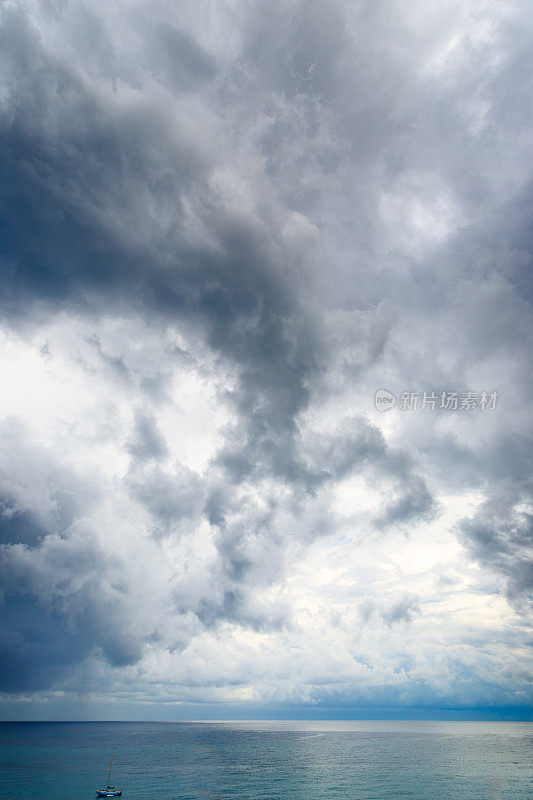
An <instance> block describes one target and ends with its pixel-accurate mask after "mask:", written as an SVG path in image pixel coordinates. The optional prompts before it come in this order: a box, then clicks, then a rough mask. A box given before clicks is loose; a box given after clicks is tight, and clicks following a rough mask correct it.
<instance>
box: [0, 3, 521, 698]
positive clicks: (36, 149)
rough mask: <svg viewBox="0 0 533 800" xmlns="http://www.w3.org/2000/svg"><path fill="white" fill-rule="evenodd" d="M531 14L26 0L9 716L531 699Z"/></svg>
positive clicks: (0, 442)
mask: <svg viewBox="0 0 533 800" xmlns="http://www.w3.org/2000/svg"><path fill="white" fill-rule="evenodd" d="M531 27H532V18H531V13H530V10H529V7H528V4H527V3H526V2H520V1H519V0H515V1H514V2H510V3H507V4H505V5H504V6H502V7H501V8H499V9H497V8H494V7H492V6H490V7H489V6H487V5H486V4H485V3H481V2H479V1H478V0H472V2H466V3H461V4H459V3H456V2H451V3H448V4H446V5H443V4H440V3H422V2H413V3H409V4H405V3H403V2H395V1H393V0H390V2H389V1H385V0H384V1H383V2H375V3H366V2H358V3H348V2H341V0H339V1H338V2H337V1H336V2H322V0H312V1H311V2H304V0H302V1H301V2H299V1H298V0H279V2H278V0H276V1H275V2H269V3H245V2H242V3H241V2H237V3H231V4H226V3H220V4H218V5H217V6H216V7H213V6H212V5H211V4H203V3H188V2H186V3H180V4H179V7H175V4H168V3H162V4H151V3H147V4H144V5H142V4H141V5H139V4H137V3H134V2H126V3H124V4H121V5H120V6H117V5H112V6H110V5H109V4H108V3H104V2H100V0H91V2H86V3H77V4H72V3H62V2H54V3H50V2H47V3H45V2H40V1H39V0H33V1H32V2H29V3H20V2H16V0H10V1H9V2H6V3H4V5H3V7H2V10H1V12H0V81H1V86H2V92H1V95H0V170H1V174H2V176H3V179H2V185H1V188H0V209H1V223H0V320H1V327H0V336H1V358H2V383H3V388H2V391H1V401H0V415H1V419H0V539H1V545H0V564H1V574H2V603H3V605H2V616H1V631H0V636H1V642H2V650H1V661H0V689H1V690H2V691H3V692H4V693H5V702H6V703H7V706H6V708H7V707H8V708H9V709H11V711H10V712H9V713H11V714H12V713H16V712H13V711H12V709H13V708H16V703H18V702H24V703H26V702H28V700H29V701H31V702H33V703H35V704H38V703H39V702H41V701H42V700H43V699H47V701H48V702H50V703H53V699H50V698H53V692H57V691H59V690H61V691H63V692H65V693H66V697H67V698H69V697H70V698H72V702H73V703H74V704H75V702H76V697H79V696H87V697H89V696H90V697H91V698H92V700H91V702H93V703H95V708H98V704H99V703H105V702H106V698H109V697H111V696H113V693H117V692H120V693H121V695H120V696H121V697H123V698H125V699H127V701H128V702H132V703H137V702H139V703H141V704H144V708H147V707H148V706H147V704H154V705H155V704H161V707H162V706H163V705H164V706H168V707H170V708H172V709H175V710H176V713H178V714H179V707H180V705H183V704H187V703H189V704H195V703H196V704H203V706H204V707H206V708H208V709H209V708H211V709H216V708H218V707H220V704H233V706H235V705H237V706H242V707H243V708H245V707H248V706H253V707H257V708H258V707H261V708H263V709H264V708H267V709H268V708H272V709H277V708H279V707H280V704H283V703H289V704H290V705H291V707H293V708H303V707H305V706H308V705H317V704H318V705H320V706H322V707H326V708H327V707H331V708H334V707H336V706H343V707H345V706H347V707H350V705H352V706H354V707H355V706H357V705H367V706H368V705H375V706H376V707H384V706H387V707H389V706H391V705H392V706H394V705H399V706H402V705H404V706H407V705H408V706H413V705H417V704H419V705H422V706H439V705H440V706H444V707H447V706H452V707H469V706H474V705H475V706H481V707H490V706H496V705H505V706H517V707H521V706H524V705H527V704H528V703H531V694H530V688H528V685H527V681H526V679H525V677H524V676H525V675H527V668H528V666H527V665H528V654H527V652H526V651H525V649H524V642H525V640H524V636H525V635H526V634H525V631H526V626H527V618H528V613H529V612H530V599H531V590H532V582H533V579H532V573H531V544H532V543H531V507H530V505H529V503H530V485H531V484H530V480H531V464H530V456H529V450H528V447H529V442H530V439H529V434H530V394H531V388H532V386H531V378H530V371H529V365H530V362H529V353H530V352H531V345H532V342H531V330H532V326H531V292H530V275H531V235H530V226H529V225H528V223H529V219H530V211H531V198H532V196H533V194H532V186H533V182H532V180H531V175H530V174H529V173H528V165H529V164H530V163H531V148H532V144H533V139H532V135H531V130H532V128H531V118H530V114H529V113H528V108H529V103H528V97H529V96H530V94H531V89H532V87H531V80H532V79H531V77H530V76H531V75H532V74H533V71H532V70H531V69H530V67H531V63H530V54H529V53H530V50H529V49H528V41H529V38H530V36H531ZM379 389H385V390H387V391H388V392H390V393H392V394H393V395H394V397H395V400H396V402H395V405H394V407H393V408H390V409H389V410H387V411H386V412H383V411H381V410H380V409H379V408H376V406H375V404H374V396H375V393H376V391H378V390H379ZM468 392H470V393H471V396H472V397H473V398H474V405H475V408H472V407H469V406H468V404H467V403H466V400H465V401H464V402H463V401H462V398H465V397H466V394H467V393H468ZM453 393H455V394H456V396H457V397H458V405H457V408H454V407H449V406H448V407H446V406H445V404H444V403H443V402H441V398H442V397H443V396H447V395H450V394H453ZM406 395H411V396H413V395H415V396H416V398H417V403H416V408H415V407H414V406H413V405H411V406H410V407H409V406H408V404H407V402H406V400H405V397H406ZM424 395H425V397H426V401H425V402H424V401H423V398H424ZM490 395H492V396H493V397H494V398H496V399H495V400H493V403H492V406H491V405H490V404H489V405H488V406H487V407H485V400H483V401H482V400H481V398H482V396H483V397H485V398H486V397H489V396H490ZM431 397H433V398H435V400H434V401H433V402H432V401H429V402H428V400H427V398H431ZM402 398H403V399H402ZM422 406H425V407H422ZM487 609H488V611H487ZM480 628H481V629H482V630H483V631H484V633H485V638H484V639H483V640H480ZM317 643H320V646H318V644H317ZM69 702H70V701H69ZM14 704H15V705H14ZM174 704H175V705H174ZM72 707H73V708H74V707H75V705H73V706H72ZM36 708H37V705H36ZM6 713H7V712H6ZM73 713H75V712H73ZM95 713H98V712H95Z"/></svg>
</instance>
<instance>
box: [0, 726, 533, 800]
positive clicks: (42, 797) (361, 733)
mask: <svg viewBox="0 0 533 800" xmlns="http://www.w3.org/2000/svg"><path fill="white" fill-rule="evenodd" d="M532 745H533V724H531V723H520V722H512V723H511V722H509V723H498V722H487V723H477V722H389V723H386V722H227V723H223V722H222V723H122V722H119V723H107V722H96V723H48V722H43V723H24V722H22V723H1V724H0V756H1V759H2V766H1V772H0V792H1V795H2V797H3V798H8V800H11V798H13V800H15V798H18V799H20V800H25V799H26V798H27V799H28V800H30V799H31V800H67V799H68V800H89V799H90V798H94V797H95V791H96V789H97V788H100V787H101V786H105V784H106V779H107V768H108V765H109V758H110V755H111V748H112V747H113V746H114V747H115V749H116V752H115V765H114V767H113V775H112V781H111V782H112V783H114V784H115V785H116V786H122V788H123V797H124V800H140V798H143V800H225V799H226V798H227V799H228V800H229V799H230V798H240V800H278V799H279V800H281V798H294V800H335V798H349V799H350V800H407V799H408V798H411V799H412V800H531V798H533V772H532V767H531V764H532V754H533V753H532Z"/></svg>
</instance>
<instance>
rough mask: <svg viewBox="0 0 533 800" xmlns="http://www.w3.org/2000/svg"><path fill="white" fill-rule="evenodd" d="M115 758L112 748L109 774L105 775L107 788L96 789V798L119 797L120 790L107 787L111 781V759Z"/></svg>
mask: <svg viewBox="0 0 533 800" xmlns="http://www.w3.org/2000/svg"><path fill="white" fill-rule="evenodd" d="M114 756H115V748H113V752H112V754H111V764H110V765H109V773H108V775H107V786H106V788H105V789H97V790H96V794H97V795H98V797H121V795H122V789H115V787H114V786H110V785H109V781H110V780H111V767H112V766H113V758H114Z"/></svg>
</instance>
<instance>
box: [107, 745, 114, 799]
mask: <svg viewBox="0 0 533 800" xmlns="http://www.w3.org/2000/svg"><path fill="white" fill-rule="evenodd" d="M114 755H115V748H113V752H112V753H111V764H110V765H109V775H108V776H107V788H108V789H109V781H110V780H111V767H112V766H113V756H114Z"/></svg>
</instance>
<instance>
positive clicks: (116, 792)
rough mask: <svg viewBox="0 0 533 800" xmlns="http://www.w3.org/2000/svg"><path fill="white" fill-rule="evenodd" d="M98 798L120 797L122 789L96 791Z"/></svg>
mask: <svg viewBox="0 0 533 800" xmlns="http://www.w3.org/2000/svg"><path fill="white" fill-rule="evenodd" d="M96 794H97V795H98V797H121V795H122V789H97V790H96Z"/></svg>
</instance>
